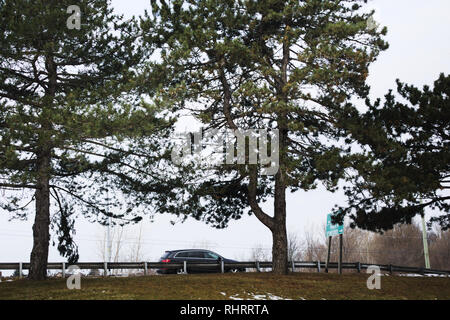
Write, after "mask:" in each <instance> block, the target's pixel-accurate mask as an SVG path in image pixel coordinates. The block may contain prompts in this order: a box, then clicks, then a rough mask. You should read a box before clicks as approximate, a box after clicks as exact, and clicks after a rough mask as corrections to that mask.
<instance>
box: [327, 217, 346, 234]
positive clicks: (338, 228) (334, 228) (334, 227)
mask: <svg viewBox="0 0 450 320" xmlns="http://www.w3.org/2000/svg"><path fill="white" fill-rule="evenodd" d="M343 233H344V225H343V224H332V223H331V213H329V214H328V215H327V237H332V236H337V235H339V234H343Z"/></svg>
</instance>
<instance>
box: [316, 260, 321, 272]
mask: <svg viewBox="0 0 450 320" xmlns="http://www.w3.org/2000/svg"><path fill="white" fill-rule="evenodd" d="M317 272H319V273H320V260H319V261H317Z"/></svg>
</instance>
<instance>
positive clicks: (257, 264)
mask: <svg viewBox="0 0 450 320" xmlns="http://www.w3.org/2000/svg"><path fill="white" fill-rule="evenodd" d="M256 271H258V272H261V269H260V268H259V261H256Z"/></svg>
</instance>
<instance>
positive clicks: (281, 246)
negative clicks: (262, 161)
mask: <svg viewBox="0 0 450 320" xmlns="http://www.w3.org/2000/svg"><path fill="white" fill-rule="evenodd" d="M284 137H285V132H284V130H281V131H280V149H282V148H284ZM280 151H281V152H280V157H282V150H280ZM282 163H283V161H282V159H280V168H279V169H278V172H277V174H276V176H275V199H274V222H275V223H274V224H273V227H272V228H271V231H272V239H273V244H272V262H273V272H274V273H276V274H287V273H288V243H287V230H286V181H285V168H284V166H283V165H282Z"/></svg>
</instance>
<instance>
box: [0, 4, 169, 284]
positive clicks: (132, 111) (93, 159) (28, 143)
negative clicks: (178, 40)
mask: <svg viewBox="0 0 450 320" xmlns="http://www.w3.org/2000/svg"><path fill="white" fill-rule="evenodd" d="M73 3H74V1H69V0H67V1H66V0H33V1H31V0H1V1H0V20H1V23H0V134H1V137H0V156H1V158H0V188H1V189H4V190H6V191H3V193H2V194H3V195H4V196H3V199H1V201H0V203H1V206H2V208H3V209H6V210H8V211H10V212H13V213H14V217H19V218H26V217H27V215H28V214H29V212H30V211H29V210H27V209H29V206H30V205H31V204H32V203H34V204H35V221H34V225H33V249H32V252H31V258H30V262H31V265H30V273H29V278H31V279H43V278H45V277H46V267H47V259H48V250H49V241H50V225H52V226H53V227H55V228H56V235H57V237H58V242H59V244H58V249H59V250H60V252H61V254H62V255H64V256H66V257H68V259H69V262H74V261H76V260H77V259H78V251H77V247H76V245H75V244H74V243H73V239H72V235H73V232H74V218H75V216H76V215H77V214H79V213H82V214H84V215H85V216H86V217H87V218H89V219H91V220H94V221H99V222H101V223H106V221H107V220H108V218H109V217H113V218H115V220H117V221H118V223H127V222H136V221H139V219H140V216H139V211H138V208H139V205H138V204H136V203H135V202H134V201H133V192H132V191H131V189H130V188H132V187H136V188H140V189H142V190H145V191H146V192H147V195H148V194H152V193H153V192H154V193H155V194H156V193H157V192H158V190H162V188H160V189H158V183H157V182H156V181H153V182H149V183H147V184H146V185H145V186H142V185H140V184H139V177H138V176H139V175H140V174H142V172H143V171H145V170H150V168H152V165H153V164H155V163H157V162H158V161H159V160H160V159H161V157H160V155H161V152H163V151H164V143H163V142H162V140H160V139H159V138H160V137H161V139H164V134H166V133H167V129H168V127H169V125H170V123H166V122H165V121H163V120H162V119H160V117H158V112H157V110H156V109H154V108H153V107H151V106H149V105H147V104H145V103H141V102H140V101H139V100H138V99H137V98H136V97H137V95H135V92H134V90H133V88H134V83H135V82H134V81H135V75H136V72H137V71H138V69H139V63H140V62H141V61H142V59H143V58H144V57H145V55H146V54H148V52H146V51H145V50H144V48H143V47H142V46H141V44H140V43H139V42H138V35H139V29H138V27H137V23H136V21H135V20H134V19H132V20H129V21H123V19H122V17H120V16H117V15H115V14H113V12H112V8H111V7H110V3H109V1H105V0H89V1H88V0H83V1H76V4H77V5H78V7H79V9H80V15H77V11H76V8H75V9H74V8H73V6H71V5H72V4H73ZM69 7H71V8H69ZM68 8H69V9H70V10H68ZM74 10H75V11H74ZM80 18H81V20H80V21H81V25H80V26H79V27H80V28H78V27H77V19H80ZM156 133H158V138H156V137H155V134H156ZM144 145H145V148H143V146H144ZM137 163H139V166H138V167H135V164H137ZM140 168H143V169H140ZM155 176H157V175H156V174H155ZM120 191H123V192H122V193H121V194H122V196H123V197H121V196H120V195H118V194H117V193H120ZM162 192H164V190H162ZM113 212H114V213H113Z"/></svg>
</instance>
